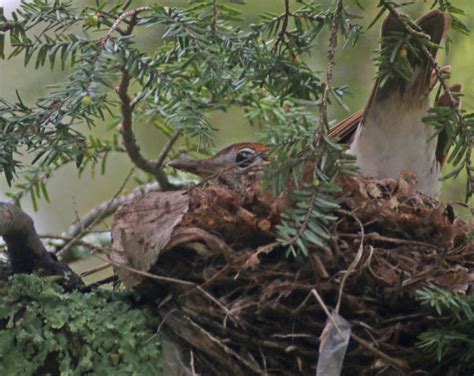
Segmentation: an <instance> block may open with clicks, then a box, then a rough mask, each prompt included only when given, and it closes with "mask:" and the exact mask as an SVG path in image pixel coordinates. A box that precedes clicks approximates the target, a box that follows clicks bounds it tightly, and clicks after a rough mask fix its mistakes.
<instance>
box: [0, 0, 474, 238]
mask: <svg viewBox="0 0 474 376" xmlns="http://www.w3.org/2000/svg"><path fill="white" fill-rule="evenodd" d="M85 2H86V0H84V1H80V0H77V1H74V4H76V3H77V4H78V5H79V6H80V4H81V3H85ZM87 2H89V3H91V2H92V0H87ZM322 2H323V3H328V2H329V0H327V1H322ZM354 2H355V1H354V0H352V1H351V0H347V2H346V3H354ZM19 3H20V1H19V0H0V6H3V7H4V9H5V15H6V16H7V17H9V15H10V12H11V10H12V9H13V8H14V7H15V6H17V5H18V4H19ZM135 3H136V5H137V6H138V5H142V4H154V3H162V4H166V5H175V6H179V5H180V4H181V5H182V4H186V3H187V1H184V0H178V1H171V0H169V1H134V2H133V4H134V5H135ZM360 3H361V4H362V5H363V6H364V8H365V10H357V9H355V10H354V12H355V13H357V14H358V15H360V16H361V17H363V18H362V20H361V23H362V24H363V25H364V26H365V27H364V34H363V35H362V36H361V38H360V41H359V43H358V45H357V47H356V48H351V47H347V48H346V49H344V50H342V49H340V48H339V49H338V51H337V53H336V67H335V77H334V81H335V84H343V83H348V84H349V85H350V90H351V92H352V93H353V95H352V96H351V97H349V98H348V100H347V101H348V104H349V106H350V107H351V111H357V110H359V109H361V108H362V107H363V106H364V104H365V102H366V100H367V96H368V93H369V91H370V88H371V85H372V84H371V83H372V78H373V77H374V74H375V69H374V67H373V64H372V63H371V60H370V58H371V57H372V56H373V50H374V49H376V48H377V43H378V30H379V27H380V21H379V23H378V24H377V25H376V26H375V27H373V28H372V29H370V30H367V25H368V24H369V22H370V21H371V19H372V18H373V17H374V16H375V14H376V13H377V11H378V9H376V5H377V3H378V1H377V0H360ZM431 3H432V1H424V0H419V1H418V2H416V5H414V6H411V7H410V13H411V15H412V16H414V17H418V16H420V15H422V14H423V12H424V10H426V9H428V7H429V5H430V4H431ZM453 3H454V4H455V5H457V6H459V7H461V8H463V9H465V10H466V12H468V14H469V16H468V17H464V18H463V20H464V21H465V22H467V23H468V24H469V25H470V26H471V28H473V27H474V0H458V1H456V0H454V1H453ZM290 4H291V6H292V7H295V6H296V5H295V1H294V0H292V1H291V2H290ZM241 9H243V11H244V18H245V22H246V23H250V22H252V21H255V20H257V19H258V14H259V13H261V12H262V11H265V10H268V11H273V12H277V13H279V12H281V11H282V9H283V0H248V1H247V5H246V6H245V7H243V8H241ZM145 33H146V31H145ZM142 38H143V40H144V42H145V43H149V44H150V45H154V44H156V40H152V39H151V38H150V36H148V38H147V35H146V34H145V35H142ZM155 38H156V37H155ZM451 38H452V39H453V44H452V47H451V51H450V54H449V56H448V57H446V56H445V54H443V53H442V54H441V55H442V58H441V59H440V60H441V61H440V63H442V64H446V63H450V64H452V66H453V79H452V82H453V83H454V82H461V83H463V85H464V88H465V91H466V96H465V99H464V107H465V108H469V109H472V108H473V103H474V101H473V99H474V98H473V90H472V88H473V87H474V69H473V67H474V37H473V36H472V35H470V36H468V37H466V36H463V35H460V34H459V33H451ZM7 52H8V51H7ZM325 56H326V50H325V48H324V45H322V46H320V47H318V46H317V47H315V50H314V52H313V54H312V55H311V56H310V57H308V58H307V61H308V63H309V64H310V65H311V66H313V67H315V68H317V69H318V70H324V69H325ZM22 63H23V60H22V57H19V58H16V59H13V60H7V61H4V60H0V72H1V74H0V96H1V97H3V98H6V99H9V100H13V99H14V97H15V90H18V91H19V92H20V93H21V95H22V96H23V97H24V98H25V99H26V100H27V101H28V102H29V103H32V102H33V101H34V100H35V98H38V97H40V96H42V95H44V94H45V92H46V90H47V89H46V86H47V85H48V84H52V83H56V82H61V81H63V80H64V77H65V73H64V72H60V71H55V72H51V71H50V70H49V69H48V68H43V69H40V70H39V71H34V70H33V69H31V68H30V67H28V68H24V67H23V65H22ZM347 115H349V113H347V112H346V111H345V110H343V109H342V108H339V107H336V106H333V107H332V108H331V116H332V118H334V119H336V120H341V119H343V118H344V117H346V116H347ZM212 119H213V122H214V123H215V125H216V126H217V127H218V128H219V129H220V130H221V132H220V133H219V138H218V140H217V141H216V144H217V146H218V147H219V146H222V145H225V144H229V143H232V142H236V141H242V140H254V139H255V133H256V132H258V130H256V129H252V128H250V127H249V125H248V124H247V123H246V121H245V119H244V118H243V116H242V112H241V111H239V110H238V109H231V110H230V111H228V112H226V113H215V114H213V115H212ZM96 131H97V132H100V133H101V134H102V135H109V136H110V135H111V133H110V132H109V133H106V131H105V130H104V127H103V126H101V124H98V127H97V128H96ZM137 135H138V140H139V143H140V144H141V145H142V149H143V151H144V153H145V154H146V156H148V157H149V158H155V157H156V156H157V154H158V152H159V150H160V146H161V145H162V144H163V140H162V139H161V138H160V136H159V135H157V134H156V133H154V131H153V129H151V127H143V126H142V127H141V128H140V129H139V130H138V134H137ZM130 168H131V165H130V163H129V161H128V160H127V159H126V158H125V157H115V158H113V160H111V161H109V162H108V169H107V175H106V177H105V176H101V175H100V174H99V173H98V172H97V173H96V174H95V177H94V178H91V176H90V174H87V173H86V174H84V176H83V177H82V178H80V179H79V178H78V177H77V173H76V170H75V168H74V167H73V166H70V167H67V168H64V169H62V170H60V171H59V172H58V174H56V176H55V177H54V178H53V179H51V181H50V184H49V193H50V198H51V203H50V204H48V203H45V202H43V201H41V202H40V204H39V213H36V214H34V218H35V220H36V226H37V228H38V229H39V231H40V232H61V231H63V230H64V229H65V228H66V227H67V226H68V224H69V223H71V222H72V221H73V220H74V218H76V217H77V216H78V215H79V216H80V215H81V214H83V213H85V212H86V211H87V210H89V209H90V208H92V207H93V206H95V205H97V204H99V203H100V202H102V201H103V200H106V199H107V198H110V197H112V196H113V195H114V194H115V192H116V191H117V189H118V188H119V187H120V186H121V185H122V182H123V179H124V178H125V176H127V174H128V173H129V171H130ZM131 186H132V184H131V183H130V184H129V185H128V187H129V188H131ZM10 189H12V188H9V187H8V186H7V185H6V183H5V181H4V180H3V178H0V200H3V199H5V196H4V193H5V192H7V191H8V190H10ZM463 189H464V182H463V181H462V180H459V181H457V182H456V181H449V182H447V183H445V184H444V189H443V195H442V198H443V199H445V200H461V199H462V192H463ZM23 205H24V208H25V209H26V210H27V211H29V212H30V213H33V210H32V207H31V205H30V202H29V199H28V198H27V199H26V200H25V201H24V204H23Z"/></svg>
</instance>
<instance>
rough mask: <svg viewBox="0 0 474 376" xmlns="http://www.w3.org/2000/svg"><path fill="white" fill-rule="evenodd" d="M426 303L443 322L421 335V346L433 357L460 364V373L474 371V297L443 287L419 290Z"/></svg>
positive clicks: (437, 361) (438, 364)
mask: <svg viewBox="0 0 474 376" xmlns="http://www.w3.org/2000/svg"><path fill="white" fill-rule="evenodd" d="M419 296H420V298H421V300H422V303H423V304H429V305H430V306H431V307H433V309H434V310H435V311H436V314H437V315H438V317H439V319H438V320H439V321H440V323H441V325H440V323H435V324H434V325H433V326H434V327H435V328H433V329H428V330H427V331H426V332H424V333H423V334H421V335H420V336H419V341H418V344H417V345H418V347H419V348H420V349H422V350H423V351H424V352H426V354H427V355H429V356H430V357H431V359H432V360H433V362H434V364H435V367H440V368H442V365H443V362H445V361H449V362H450V363H451V364H457V365H458V366H457V372H458V373H457V374H458V375H464V374H468V372H472V369H473V368H472V365H473V364H474V296H473V295H472V294H471V295H470V296H467V297H466V296H465V295H461V294H456V293H452V292H449V291H445V290H442V289H439V288H433V289H424V290H420V291H419Z"/></svg>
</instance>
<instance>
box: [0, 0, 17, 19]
mask: <svg viewBox="0 0 474 376" xmlns="http://www.w3.org/2000/svg"><path fill="white" fill-rule="evenodd" d="M20 2H21V0H0V6H2V7H3V10H4V12H5V13H4V14H5V16H6V17H10V16H11V13H12V11H13V10H14V9H15V8H16V7H17V6H18V5H19V4H20Z"/></svg>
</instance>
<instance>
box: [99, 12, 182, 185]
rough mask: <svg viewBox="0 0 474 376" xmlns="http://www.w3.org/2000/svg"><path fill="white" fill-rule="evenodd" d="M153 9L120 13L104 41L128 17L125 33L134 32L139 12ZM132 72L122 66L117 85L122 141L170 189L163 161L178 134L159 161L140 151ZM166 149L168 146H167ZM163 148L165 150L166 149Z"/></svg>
mask: <svg viewBox="0 0 474 376" xmlns="http://www.w3.org/2000/svg"><path fill="white" fill-rule="evenodd" d="M149 10H151V8H150V7H147V6H145V7H140V8H136V9H130V10H128V11H126V12H125V13H123V14H122V15H120V16H119V17H118V18H117V20H116V21H115V23H114V24H113V25H112V27H111V28H110V30H109V32H108V33H107V35H106V37H105V38H104V42H103V43H105V41H106V40H108V39H111V38H112V34H113V32H114V31H116V30H117V28H118V27H119V25H120V24H121V23H122V22H123V21H124V20H125V19H126V18H128V17H130V19H129V22H128V25H127V29H126V30H125V31H124V32H123V35H125V36H127V35H131V33H132V32H133V29H134V28H135V26H136V25H137V23H138V14H139V13H142V12H145V11H149ZM130 79H131V77H130V74H129V72H128V71H127V70H126V69H125V67H122V76H121V78H120V82H119V85H118V87H117V95H118V97H119V101H120V113H121V116H122V121H121V124H120V134H121V135H122V143H123V146H124V147H125V150H126V151H127V154H128V156H129V157H130V160H131V161H132V162H133V164H134V165H135V166H136V167H138V168H139V169H140V170H142V171H145V172H147V173H149V174H151V175H153V176H154V177H155V178H156V180H157V181H158V182H159V183H160V185H161V187H162V189H163V190H168V189H171V188H172V186H171V184H170V183H169V181H168V177H167V176H166V174H165V173H164V171H163V169H162V165H163V161H164V159H165V158H166V154H167V153H168V152H169V150H170V149H171V146H172V145H173V144H174V142H176V139H177V138H178V136H179V135H178V136H176V137H175V138H174V140H172V141H171V142H170V141H169V142H168V145H170V146H169V148H168V149H167V152H166V153H164V154H163V152H162V153H161V154H160V157H159V159H158V160H157V161H151V160H148V159H146V158H145V157H144V156H143V155H142V154H141V151H140V147H139V146H138V144H137V140H136V138H135V134H134V132H133V119H132V113H133V106H132V101H131V99H130V96H129V95H128V88H129V86H130ZM165 149H166V148H165ZM165 149H163V150H165Z"/></svg>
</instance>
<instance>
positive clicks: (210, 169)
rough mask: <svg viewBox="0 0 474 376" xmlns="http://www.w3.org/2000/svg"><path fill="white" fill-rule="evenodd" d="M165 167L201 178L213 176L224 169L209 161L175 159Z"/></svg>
mask: <svg viewBox="0 0 474 376" xmlns="http://www.w3.org/2000/svg"><path fill="white" fill-rule="evenodd" d="M165 166H166V167H172V168H175V169H177V170H181V171H185V172H189V173H190V174H194V175H197V176H200V177H201V178H208V177H210V176H213V175H215V174H217V173H218V172H219V170H220V169H221V168H222V166H220V165H219V164H217V163H214V162H213V161H212V160H209V159H199V160H194V159H175V160H171V161H168V162H166V164H165Z"/></svg>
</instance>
